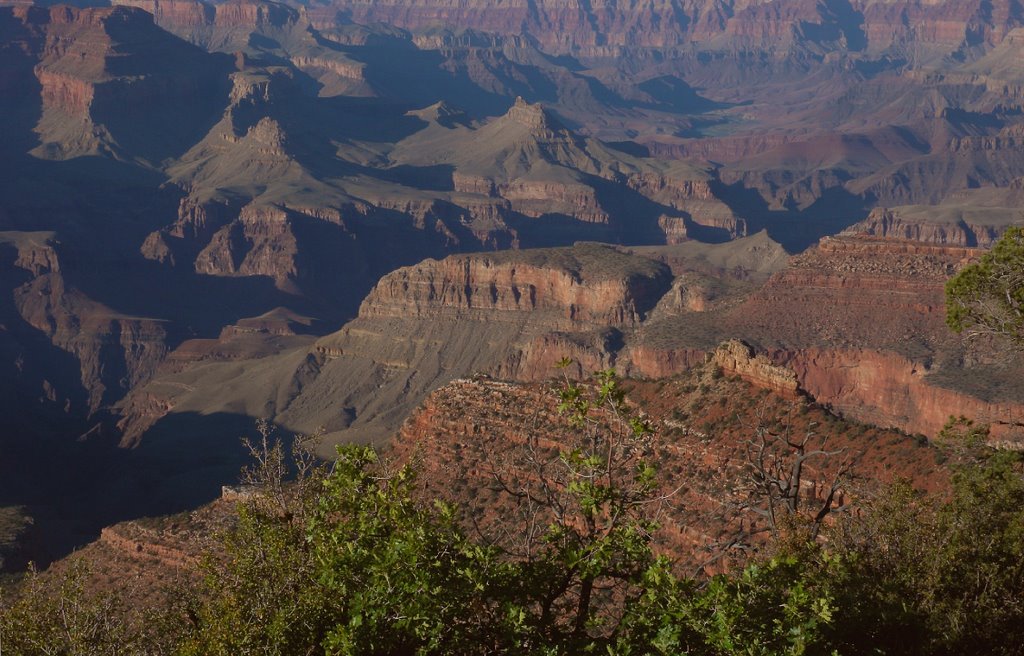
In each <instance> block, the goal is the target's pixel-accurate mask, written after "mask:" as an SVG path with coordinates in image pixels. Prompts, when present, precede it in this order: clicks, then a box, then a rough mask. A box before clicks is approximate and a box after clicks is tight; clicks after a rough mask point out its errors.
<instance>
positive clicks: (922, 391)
mask: <svg viewBox="0 0 1024 656" xmlns="http://www.w3.org/2000/svg"><path fill="white" fill-rule="evenodd" d="M981 252H982V251H980V250H978V249H973V248H964V247H957V246H943V245H934V244H929V243H923V242H914V241H902V240H898V239H879V238H871V237H863V236H860V237H857V236H843V237H835V238H830V239H825V240H822V242H821V243H820V244H819V245H818V247H816V248H814V249H811V250H809V251H808V252H806V253H804V254H801V255H799V256H796V257H794V258H793V259H792V260H791V262H790V265H789V266H788V267H787V268H786V269H784V270H783V271H781V272H779V273H777V274H775V275H774V276H773V277H772V278H771V279H770V280H769V282H768V283H767V284H766V285H765V286H764V287H762V288H761V289H760V290H758V291H756V292H754V293H753V294H751V295H750V296H749V297H748V298H747V299H745V300H744V301H743V302H741V303H739V304H738V305H736V306H734V307H732V308H728V309H719V310H717V311H714V312H712V313H711V315H712V316H710V317H707V318H706V319H705V318H704V317H703V316H702V315H707V314H708V312H706V311H704V312H700V311H693V310H691V311H682V310H684V309H685V308H684V305H685V304H681V303H680V302H677V303H676V304H675V306H674V307H676V308H677V309H676V310H674V311H673V312H676V313H678V314H676V315H675V316H676V318H674V319H673V318H670V317H671V316H672V312H669V311H668V310H669V308H668V306H665V309H663V310H660V311H659V312H660V313H659V315H658V317H659V318H658V319H657V322H658V323H659V324H660V326H659V330H658V333H657V334H658V335H660V337H659V339H658V340H657V341H656V340H654V339H653V338H652V335H653V334H652V335H648V334H647V333H645V332H644V331H641V333H640V334H639V338H638V339H635V340H633V341H632V342H631V343H630V344H629V347H628V349H627V351H626V353H625V356H626V357H627V358H628V363H629V364H628V371H630V372H631V373H632V374H635V375H648V376H664V375H667V374H669V373H671V372H672V371H673V367H674V366H676V365H678V366H688V365H689V364H690V363H691V362H692V361H693V359H694V358H693V356H692V355H691V354H690V351H689V350H688V349H687V346H690V344H688V343H687V340H692V339H693V338H692V337H687V335H689V334H692V331H688V330H687V327H688V325H692V324H696V323H699V322H702V321H703V322H704V325H705V326H706V327H705V328H704V329H703V330H705V331H707V332H710V333H711V334H713V335H717V336H718V337H719V338H720V339H724V338H727V337H730V336H736V335H740V336H742V337H743V338H744V339H750V340H752V341H755V342H757V343H759V344H760V345H761V346H762V348H763V349H766V350H765V351H763V352H764V353H765V355H762V356H759V357H760V358H761V360H760V362H761V364H762V365H764V366H768V365H769V364H770V363H774V364H776V365H781V366H783V367H786V368H787V369H789V370H791V371H792V372H793V374H795V377H790V376H789V375H788V374H782V373H781V372H777V373H778V375H779V376H780V378H779V379H778V381H779V382H778V384H776V383H771V382H769V383H768V384H769V385H775V386H776V388H778V387H779V386H780V385H782V383H781V381H782V380H783V379H785V380H787V381H791V382H786V383H785V385H786V386H788V385H790V384H792V382H793V381H795V383H796V384H798V385H799V388H800V389H802V390H805V391H806V392H807V393H808V394H810V395H811V396H812V397H813V398H814V399H815V400H817V401H818V402H820V403H822V404H825V405H827V406H830V407H833V408H835V409H836V410H837V411H840V412H841V413H843V414H844V415H846V416H849V417H852V418H856V419H858V420H861V421H865V422H870V423H873V424H876V425H880V426H893V427H896V428H900V429H901V430H905V431H908V432H911V433H924V434H926V435H930V436H934V435H935V434H936V433H938V431H939V430H940V429H941V428H942V426H943V425H944V424H945V422H946V420H947V419H948V418H949V416H950V415H957V416H959V415H961V414H963V415H965V416H969V417H975V418H977V420H978V421H979V422H984V423H991V424H993V425H994V426H995V427H996V428H995V429H994V434H1005V435H1016V434H1017V433H1018V432H1019V430H1018V428H1015V425H1016V424H1019V423H1020V418H1021V417H1022V416H1024V415H1022V404H1021V402H1020V401H1015V400H1013V398H1012V394H1013V392H1012V391H1009V390H1008V394H1009V396H1007V395H1006V394H1004V395H1002V396H1001V397H1000V396H999V395H996V396H994V397H992V398H990V399H989V400H986V399H984V398H982V397H980V396H977V395H975V392H974V391H972V389H973V388H972V387H971V385H969V384H967V383H966V381H970V380H973V379H975V378H977V379H985V378H986V377H988V376H990V375H999V376H1002V375H1004V374H1003V373H999V372H994V371H989V370H987V369H986V368H985V367H986V366H987V365H986V366H982V365H978V366H975V365H971V364H969V363H968V364H964V363H963V362H961V361H962V359H963V356H962V355H961V354H960V351H961V349H962V348H963V347H962V345H961V343H960V340H959V338H958V337H957V336H955V335H952V334H951V333H950V332H949V331H948V329H947V328H946V326H945V324H944V319H945V309H944V304H943V285H944V283H945V281H946V280H947V279H948V277H949V276H950V275H951V274H952V273H953V272H955V271H956V270H957V268H958V267H960V266H962V265H963V264H964V263H966V262H968V261H970V260H971V259H972V258H974V257H977V256H978V255H979V254H980V253H981ZM666 312H667V316H666V314H665V313H666ZM673 322H674V323H673ZM670 326H674V328H671V327H670ZM646 330H647V332H650V330H651V328H650V327H648V328H647V329H646ZM673 331H674V332H676V333H677V334H678V335H679V337H678V338H676V340H672V339H669V338H667V337H666V335H671V334H672V332H673ZM744 350H745V349H743V348H740V347H738V346H737V347H736V351H737V352H742V351H744ZM727 353H728V351H727ZM748 353H749V352H748ZM715 357H717V356H715ZM728 359H730V360H743V359H744V358H735V357H730V358H728ZM755 360H757V358H755ZM759 367H760V365H753V368H750V366H747V365H744V366H743V367H739V369H740V370H742V371H740V372H739V373H740V374H741V375H746V376H747V377H749V378H751V380H753V379H754V378H755V377H756V376H757V374H755V373H754V372H755V371H756V370H757V369H758V368H759ZM733 368H734V369H736V367H735V366H733ZM766 371H771V369H770V368H769V369H768V370H766ZM953 371H955V372H956V373H955V374H953V373H950V372H953ZM744 372H746V373H745V374H744ZM774 376H775V374H765V375H764V376H763V378H765V379H766V380H768V381H771V380H772V379H773V377H774ZM936 376H938V378H936ZM951 377H952V378H951ZM957 377H960V378H961V379H962V381H961V382H962V384H960V385H958V384H956V383H955V379H956V378H957ZM940 379H941V380H942V381H943V382H940ZM997 397H998V398H997ZM1008 439H1011V438H1008Z"/></svg>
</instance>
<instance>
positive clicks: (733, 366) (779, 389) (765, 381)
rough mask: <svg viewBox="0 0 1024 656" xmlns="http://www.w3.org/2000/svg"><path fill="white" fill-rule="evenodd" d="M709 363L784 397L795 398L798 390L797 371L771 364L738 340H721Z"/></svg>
mask: <svg viewBox="0 0 1024 656" xmlns="http://www.w3.org/2000/svg"><path fill="white" fill-rule="evenodd" d="M711 363H712V364H713V365H714V366H717V367H721V368H722V370H723V371H724V372H726V373H729V374H733V375H736V376H739V377H740V378H742V379H743V380H745V381H747V382H748V383H750V384H751V385H754V386H756V387H761V388H764V389H770V390H772V391H773V392H776V393H778V394H780V395H781V396H783V397H784V398H795V397H796V395H797V392H798V391H799V385H798V383H797V374H795V373H794V372H793V371H791V370H789V369H787V368H785V367H779V366H776V365H774V364H772V361H771V360H770V359H769V358H768V357H767V356H765V355H762V354H755V352H754V349H753V348H752V347H751V346H750V345H749V344H746V343H744V342H742V341H740V340H737V339H733V340H729V341H728V342H725V343H724V344H722V345H721V346H719V347H718V348H717V349H715V351H714V353H712V354H711Z"/></svg>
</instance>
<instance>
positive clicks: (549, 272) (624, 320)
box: [360, 247, 667, 328]
mask: <svg viewBox="0 0 1024 656" xmlns="http://www.w3.org/2000/svg"><path fill="white" fill-rule="evenodd" d="M582 248H587V247H582ZM592 248H598V247H592ZM608 257H616V254H615V252H614V251H608ZM545 264H546V263H545ZM573 264H575V263H570V266H571V268H565V269H563V268H559V267H552V266H550V265H548V266H544V265H541V266H537V265H531V264H529V263H528V261H527V262H524V261H523V260H522V258H515V257H502V256H486V255H476V256H453V257H450V258H447V259H445V260H443V261H441V262H436V261H429V260H428V261H427V262H425V263H422V264H419V265H417V266H415V267H408V268H406V269H400V270H399V271H397V272H395V273H393V274H390V275H388V276H385V277H384V278H383V279H382V280H381V281H380V283H378V284H377V286H376V288H374V291H373V292H371V294H370V295H369V296H368V297H367V298H366V300H365V301H364V302H363V305H362V307H361V308H360V316H361V317H365V318H369V317H395V318H398V317H415V318H431V317H439V316H444V317H445V318H451V319H456V320H458V319H462V318H467V319H469V318H473V317H481V318H482V317H485V316H486V317H487V318H488V320H497V321H500V320H501V317H502V315H503V313H506V312H511V313H522V312H529V313H532V314H534V315H535V316H537V317H538V319H539V320H540V321H544V322H545V323H549V322H550V323H551V324H552V325H553V326H554V327H558V328H572V327H574V326H578V325H581V324H592V325H594V326H616V327H628V326H632V325H636V324H638V323H639V322H640V321H641V320H642V318H643V316H644V312H646V311H647V310H649V309H650V308H652V307H653V306H654V304H655V303H656V302H657V299H658V298H659V297H660V295H661V294H662V293H663V292H664V289H665V286H666V285H667V276H666V275H665V273H664V272H662V271H658V270H657V269H655V268H654V267H651V268H650V269H649V270H648V271H645V272H644V273H645V274H646V275H627V276H622V277H617V276H614V275H610V276H605V275H603V272H601V271H596V272H595V273H596V276H595V277H592V278H584V277H583V276H584V275H586V273H587V271H586V269H584V268H583V267H580V266H579V265H578V264H575V266H573ZM549 317H550V318H549Z"/></svg>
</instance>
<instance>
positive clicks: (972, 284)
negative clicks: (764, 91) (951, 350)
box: [946, 227, 1024, 348]
mask: <svg viewBox="0 0 1024 656" xmlns="http://www.w3.org/2000/svg"><path fill="white" fill-rule="evenodd" d="M946 323H947V324H948V325H949V327H950V328H952V329H953V330H954V331H956V332H958V333H959V332H964V331H966V332H967V333H968V334H970V335H996V336H1000V337H1003V338H1006V339H1008V340H1010V342H1011V343H1012V344H1014V346H1016V347H1018V348H1021V347H1024V228H1018V227H1014V228H1009V229H1008V230H1007V231H1006V233H1005V234H1004V235H1003V236H1002V238H1001V239H1000V240H999V241H998V242H996V244H995V246H993V248H992V250H991V251H990V252H988V253H986V254H985V255H984V256H982V258H981V260H980V261H979V262H977V263H976V264H971V265H969V266H967V267H964V269H962V270H961V271H960V272H959V273H958V274H957V275H955V276H954V277H953V278H951V279H950V280H949V282H947V283H946Z"/></svg>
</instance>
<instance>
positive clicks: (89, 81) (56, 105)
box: [14, 7, 226, 161]
mask: <svg viewBox="0 0 1024 656" xmlns="http://www.w3.org/2000/svg"><path fill="white" fill-rule="evenodd" d="M14 16H15V18H16V19H17V20H21V21H23V22H24V23H25V28H24V29H25V31H26V34H25V36H26V37H27V38H26V39H25V40H24V41H23V42H22V54H23V55H24V54H27V55H30V56H31V57H32V59H34V60H35V61H34V68H33V71H34V75H35V78H36V83H37V84H38V94H39V99H40V102H41V105H42V107H41V109H42V116H41V117H39V119H38V121H39V122H38V125H37V126H36V131H37V133H38V134H39V135H40V140H41V142H42V144H41V145H40V146H39V147H38V148H36V151H35V152H36V154H37V155H38V156H44V157H48V158H57V159H63V158H68V157H73V156H76V155H85V154H97V153H101V152H106V153H117V154H124V151H125V150H133V151H135V152H134V154H135V155H137V156H141V157H144V158H147V159H151V160H154V161H159V160H160V159H162V158H163V157H167V156H169V155H171V154H175V153H177V152H181V151H180V150H178V149H181V148H183V146H182V144H183V143H187V142H188V141H189V140H191V139H192V138H194V131H195V130H196V129H197V128H198V127H199V126H201V124H202V123H203V122H204V121H205V120H207V112H208V111H209V109H210V107H211V105H214V104H216V102H217V101H218V98H217V96H218V95H219V91H220V89H221V88H222V86H223V82H224V80H223V78H222V75H223V74H224V73H226V68H225V66H224V62H223V61H222V60H220V58H217V57H213V56H210V55H207V54H206V53H204V52H203V51H201V50H199V49H198V48H195V47H193V46H189V45H188V44H186V43H184V42H181V41H178V40H177V39H174V38H173V37H171V35H169V34H167V33H166V32H164V31H163V30H161V29H159V28H157V27H156V26H155V25H154V23H153V17H152V15H150V14H149V13H146V12H145V11H142V10H140V9H136V8H134V7H105V8H85V9H78V8H73V7H53V8H51V9H49V10H39V9H32V10H24V11H17V12H14ZM169 117H174V120H173V121H168V118H169ZM185 147H187V146H185Z"/></svg>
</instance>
